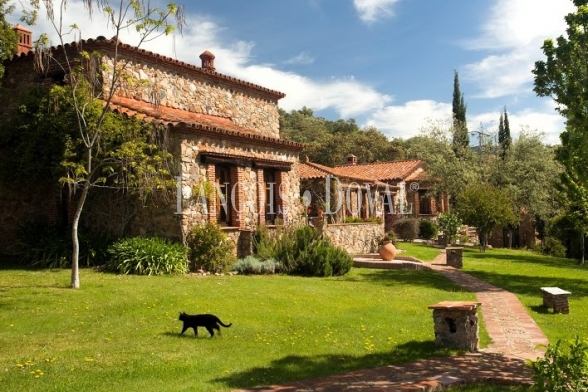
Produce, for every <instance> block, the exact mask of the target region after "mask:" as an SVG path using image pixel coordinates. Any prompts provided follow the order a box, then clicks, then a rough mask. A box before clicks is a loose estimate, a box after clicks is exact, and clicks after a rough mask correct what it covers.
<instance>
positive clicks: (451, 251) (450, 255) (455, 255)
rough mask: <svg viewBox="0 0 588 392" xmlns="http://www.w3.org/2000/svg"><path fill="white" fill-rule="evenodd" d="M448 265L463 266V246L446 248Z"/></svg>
mask: <svg viewBox="0 0 588 392" xmlns="http://www.w3.org/2000/svg"><path fill="white" fill-rule="evenodd" d="M445 257H446V259H447V265H448V266H450V267H453V268H462V267H463V248H445Z"/></svg>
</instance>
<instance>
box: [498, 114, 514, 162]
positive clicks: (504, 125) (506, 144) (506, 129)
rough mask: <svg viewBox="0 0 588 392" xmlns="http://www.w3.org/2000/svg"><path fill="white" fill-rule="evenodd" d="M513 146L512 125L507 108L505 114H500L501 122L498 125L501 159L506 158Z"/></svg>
mask: <svg viewBox="0 0 588 392" xmlns="http://www.w3.org/2000/svg"><path fill="white" fill-rule="evenodd" d="M511 144H512V138H511V136H510V125H509V122H508V113H507V111H506V107H505V108H504V113H501V114H500V122H499V124H498V145H499V155H500V159H502V160H504V159H505V158H506V154H508V150H509V149H510V145H511Z"/></svg>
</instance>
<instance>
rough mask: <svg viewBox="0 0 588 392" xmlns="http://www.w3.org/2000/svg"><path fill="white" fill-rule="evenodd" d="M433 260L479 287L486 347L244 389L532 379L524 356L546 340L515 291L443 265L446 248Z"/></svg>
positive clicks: (272, 391) (314, 391) (424, 386)
mask: <svg viewBox="0 0 588 392" xmlns="http://www.w3.org/2000/svg"><path fill="white" fill-rule="evenodd" d="M429 266H430V268H431V269H433V270H434V271H437V272H438V273H440V274H442V275H444V276H446V277H447V278H449V279H451V280H452V281H454V282H456V283H457V284H459V285H460V286H462V287H464V288H465V289H467V290H469V291H472V292H474V293H476V296H477V299H478V302H481V303H482V315H483V318H484V322H485V324H486V330H487V331H488V334H489V335H490V337H491V338H492V343H491V344H490V345H489V347H488V348H486V349H483V350H481V351H479V352H476V353H470V354H464V355H459V356H453V357H443V358H432V359H425V360H421V361H418V362H414V363H409V364H403V365H391V366H383V367H379V368H374V369H365V370H358V371H355V372H350V373H345V374H339V375H333V376H329V377H324V378H319V379H311V380H304V381H299V382H293V383H289V384H284V385H273V386H267V387H259V388H254V389H248V390H240V392H247V391H267V392H286V391H287V392H291V391H306V392H319V391H320V392H331V391H333V392H335V391H357V390H361V391H363V392H368V391H380V392H381V391H440V390H443V389H446V388H447V387H449V386H455V385H459V384H466V383H473V382H487V381H492V382H496V383H508V384H530V383H531V374H530V371H529V369H528V368H527V367H526V365H525V360H526V359H535V358H537V357H539V356H542V355H543V353H544V352H543V351H541V350H538V349H537V348H536V346H537V345H547V344H548V340H547V338H546V337H545V335H544V334H543V333H542V332H541V330H540V329H539V327H538V326H537V324H535V322H534V321H533V319H532V318H531V317H530V316H529V315H528V314H527V312H526V310H525V308H524V307H523V305H522V304H521V303H520V302H519V300H518V299H517V298H516V297H515V295H514V294H512V293H509V292H507V291H504V290H502V289H500V288H497V287H495V286H492V285H490V284H488V283H486V282H483V281H481V280H480V279H477V278H474V277H473V276H471V275H468V274H466V273H464V272H461V271H459V270H456V269H454V268H452V267H448V266H447V265H445V253H441V254H440V255H439V256H438V257H437V258H436V259H435V260H434V261H433V263H432V264H429Z"/></svg>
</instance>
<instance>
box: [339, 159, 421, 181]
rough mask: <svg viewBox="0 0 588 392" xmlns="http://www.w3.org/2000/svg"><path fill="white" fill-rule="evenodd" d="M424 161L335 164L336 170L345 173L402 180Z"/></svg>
mask: <svg viewBox="0 0 588 392" xmlns="http://www.w3.org/2000/svg"><path fill="white" fill-rule="evenodd" d="M423 166H424V162H423V161H421V160H409V161H393V162H374V163H364V164H357V165H342V166H335V169H336V170H337V172H339V173H341V174H343V173H345V174H347V175H353V176H355V175H357V176H365V177H368V178H373V179H377V180H380V181H387V180H403V181H406V179H407V178H409V176H410V175H411V174H413V173H414V172H415V171H417V170H419V169H421V170H422V168H423Z"/></svg>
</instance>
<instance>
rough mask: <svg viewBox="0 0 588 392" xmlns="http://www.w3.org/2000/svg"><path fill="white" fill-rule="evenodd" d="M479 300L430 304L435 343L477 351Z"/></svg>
mask: <svg viewBox="0 0 588 392" xmlns="http://www.w3.org/2000/svg"><path fill="white" fill-rule="evenodd" d="M480 305H481V303H480V302H470V301H444V302H439V303H437V304H435V305H430V306H429V309H433V322H434V326H435V343H436V344H437V345H438V346H442V347H447V348H457V349H465V350H469V351H477V350H478V344H479V337H478V331H479V325H478V315H477V308H478V307H479V306H480Z"/></svg>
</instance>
